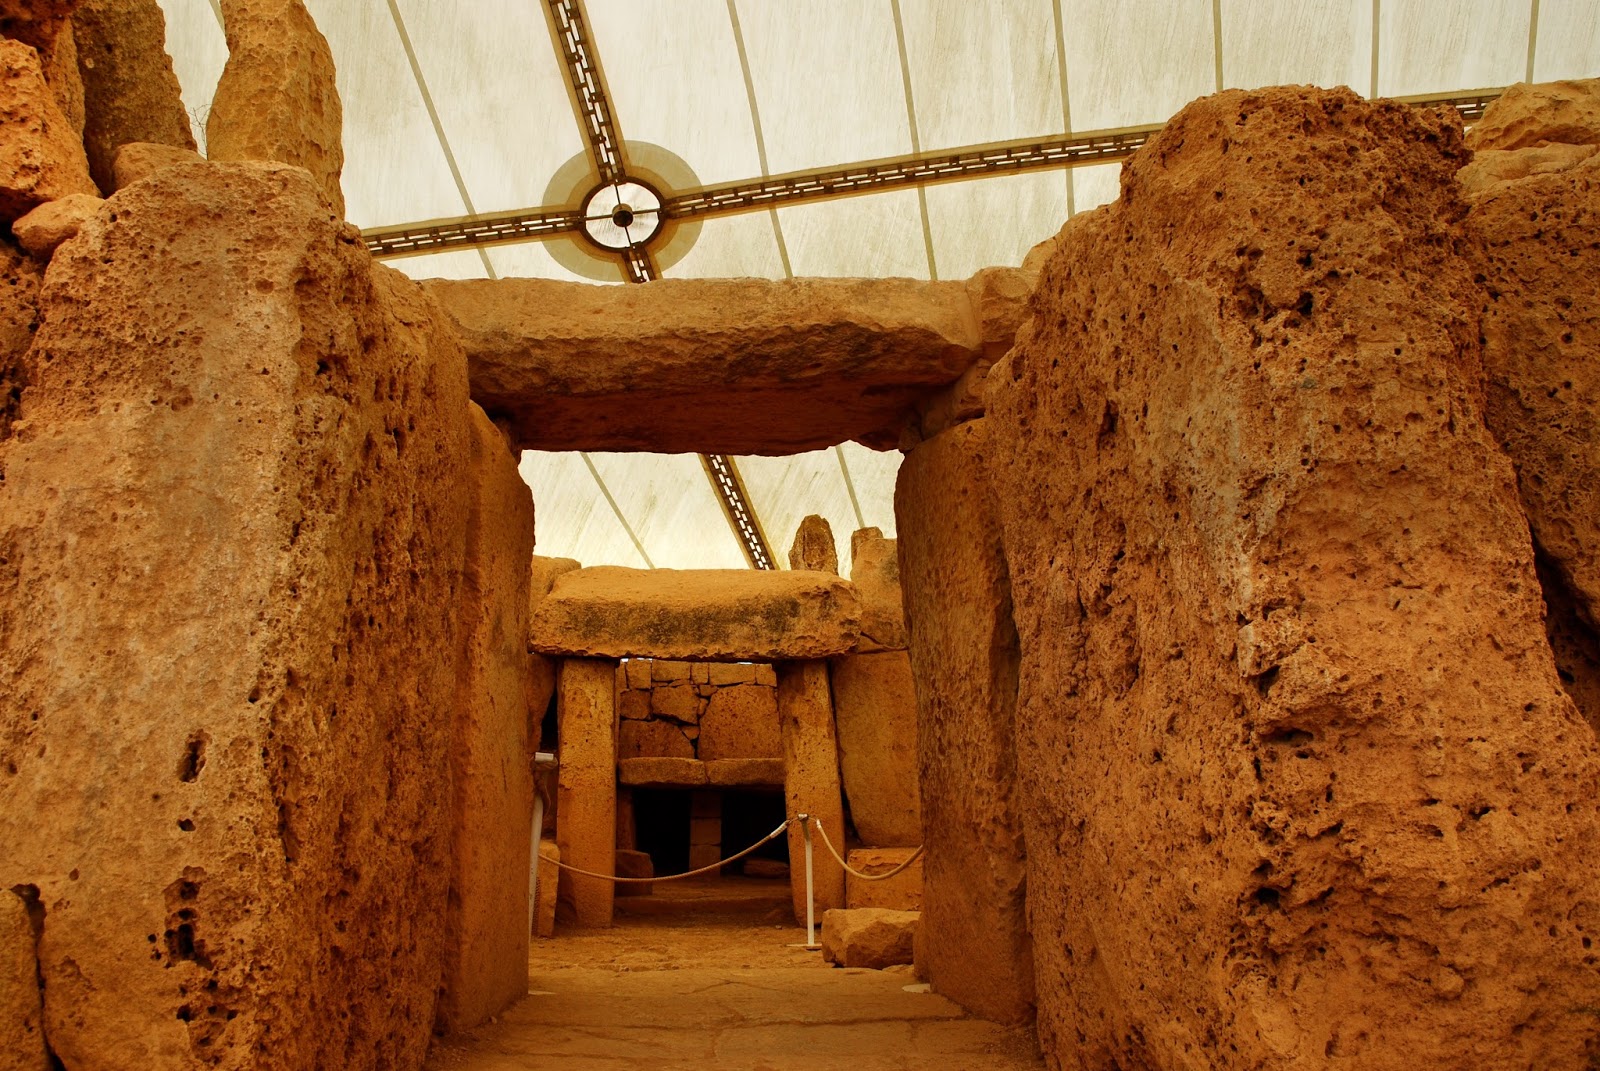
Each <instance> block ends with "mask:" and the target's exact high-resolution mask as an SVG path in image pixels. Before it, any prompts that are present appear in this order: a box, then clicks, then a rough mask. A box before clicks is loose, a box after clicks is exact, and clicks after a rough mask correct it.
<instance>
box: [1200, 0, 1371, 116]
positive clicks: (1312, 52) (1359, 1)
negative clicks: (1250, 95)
mask: <svg viewBox="0 0 1600 1071" xmlns="http://www.w3.org/2000/svg"><path fill="white" fill-rule="evenodd" d="M1372 7H1373V5H1372V4H1371V3H1368V2H1365V0H1296V2H1295V3H1290V4H1286V3H1283V2H1282V0H1222V12H1221V14H1222V80H1223V84H1224V85H1228V86H1236V87H1238V88H1240V89H1255V88H1256V87H1258V86H1275V85H1284V84H1290V83H1297V84H1305V85H1316V86H1349V87H1350V88H1351V89H1354V90H1355V91H1356V92H1358V93H1362V94H1365V93H1368V92H1369V91H1370V89H1371V82H1372Z"/></svg>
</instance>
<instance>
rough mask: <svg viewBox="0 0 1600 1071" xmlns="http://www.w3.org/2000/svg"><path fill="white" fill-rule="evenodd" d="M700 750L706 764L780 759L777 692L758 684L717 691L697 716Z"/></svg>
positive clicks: (780, 735)
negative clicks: (738, 760)
mask: <svg viewBox="0 0 1600 1071" xmlns="http://www.w3.org/2000/svg"><path fill="white" fill-rule="evenodd" d="M751 668H754V667H751ZM699 749H700V757H701V758H702V759H708V760H709V759H775V758H782V757H783V733H782V731H781V730H780V729H779V727H778V693H777V691H776V690H775V689H772V688H766V687H763V686H761V685H757V684H739V685H731V686H728V687H723V688H718V689H717V690H716V691H715V692H714V693H713V694H712V696H711V699H710V702H709V703H708V704H707V706H706V712H705V713H704V714H702V715H701V716H700V743H699Z"/></svg>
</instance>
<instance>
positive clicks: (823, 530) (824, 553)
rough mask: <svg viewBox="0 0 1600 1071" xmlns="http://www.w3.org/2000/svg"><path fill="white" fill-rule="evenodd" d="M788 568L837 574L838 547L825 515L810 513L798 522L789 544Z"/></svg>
mask: <svg viewBox="0 0 1600 1071" xmlns="http://www.w3.org/2000/svg"><path fill="white" fill-rule="evenodd" d="M789 568H791V569H815V570H817V571H818V572H823V573H832V574H834V575H835V576H837V575H838V574H839V548H838V545H837V544H836V543H835V542H834V540H833V526H832V525H830V524H829V523H828V519H827V518H826V517H820V516H818V515H817V514H815V513H812V514H810V515H808V516H807V517H806V518H805V519H804V520H803V521H801V522H800V527H799V528H797V529H795V533H794V542H793V543H791V544H790V545H789Z"/></svg>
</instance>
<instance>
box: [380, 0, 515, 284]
mask: <svg viewBox="0 0 1600 1071" xmlns="http://www.w3.org/2000/svg"><path fill="white" fill-rule="evenodd" d="M388 4H389V17H390V18H391V19H393V20H394V29H395V32H396V33H397V34H399V35H400V47H401V48H403V49H405V53H406V62H407V63H408V64H410V66H411V78H412V80H413V81H414V82H416V84H417V92H418V93H420V94H422V106H423V107H424V108H426V109H427V110H428V121H429V122H431V123H432V124H433V136H434V137H436V138H438V139H439V148H440V150H441V151H443V152H444V162H445V164H446V165H448V166H449V168H450V177H451V178H452V179H454V180H455V183H456V192H457V193H459V194H460V195H461V203H462V204H463V205H465V206H466V209H467V215H469V216H476V215H477V214H478V209H477V206H476V205H474V204H473V203H472V194H470V193H468V192H467V180H466V179H465V178H463V177H462V175H461V168H460V166H459V165H457V163H456V154H455V152H454V151H453V150H452V149H451V148H450V139H449V138H448V137H446V136H445V132H444V122H443V121H442V120H440V118H439V109H438V108H437V107H435V106H434V103H433V94H432V93H431V92H429V90H428V80H427V79H426V78H424V77H423V75H422V64H421V62H420V61H419V60H418V59H417V50H416V49H415V48H414V47H412V44H411V34H410V33H409V32H408V31H407V30H406V22H405V19H404V18H403V17H401V15H400V5H399V4H398V3H397V2H396V0H388ZM478 259H479V260H480V261H482V262H483V270H484V271H485V272H487V273H488V275H489V278H491V279H493V278H496V277H497V273H496V272H495V270H494V263H493V262H492V261H490V260H489V251H488V250H487V249H485V248H483V246H481V245H480V246H478Z"/></svg>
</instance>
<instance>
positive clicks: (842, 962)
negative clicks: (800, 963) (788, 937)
mask: <svg viewBox="0 0 1600 1071" xmlns="http://www.w3.org/2000/svg"><path fill="white" fill-rule="evenodd" d="M921 918H922V913H921V912H919V911H891V910H889V909H887V908H881V907H857V908H834V909H833V910H832V911H825V912H823V913H822V958H823V959H824V960H826V961H827V962H829V963H832V964H833V965H834V966H836V967H868V968H871V969H873V970H880V971H881V970H883V968H885V967H894V966H898V965H899V964H902V963H910V962H911V952H912V947H913V945H914V944H915V943H916V936H917V922H918V920H919V919H921Z"/></svg>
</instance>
